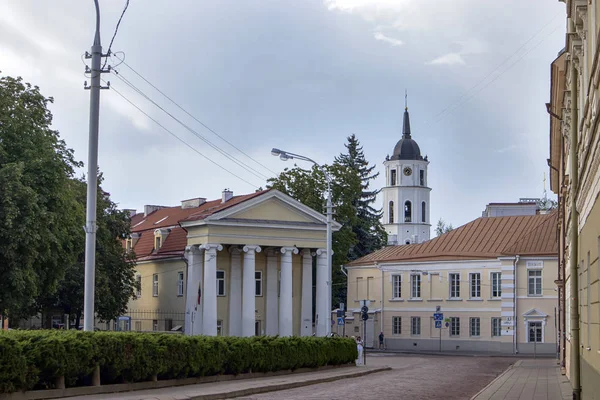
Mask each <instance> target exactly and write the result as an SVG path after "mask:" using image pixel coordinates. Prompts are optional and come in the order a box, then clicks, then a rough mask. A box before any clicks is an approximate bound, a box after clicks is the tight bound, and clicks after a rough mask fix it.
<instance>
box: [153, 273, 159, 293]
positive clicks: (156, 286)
mask: <svg viewBox="0 0 600 400" xmlns="http://www.w3.org/2000/svg"><path fill="white" fill-rule="evenodd" d="M152 297H158V274H152Z"/></svg>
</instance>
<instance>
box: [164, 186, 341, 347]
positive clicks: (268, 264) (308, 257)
mask: <svg viewBox="0 0 600 400" xmlns="http://www.w3.org/2000/svg"><path fill="white" fill-rule="evenodd" d="M234 199H235V198H234ZM229 201H232V200H229ZM205 214H206V212H202V211H200V210H199V212H198V213H191V214H190V215H188V216H187V217H186V218H185V219H182V220H181V221H180V223H179V224H180V226H181V228H183V229H185V230H186V231H187V234H186V236H187V237H186V241H187V246H186V247H185V259H186V260H187V274H186V275H187V279H186V285H185V287H186V297H185V328H184V330H185V333H186V334H187V335H198V334H203V335H209V336H214V335H218V334H223V335H230V336H254V335H262V334H265V335H281V336H292V335H303V336H310V335H312V333H313V315H312V313H313V311H312V310H313V301H316V303H317V304H319V303H320V302H323V301H325V300H326V299H319V298H317V299H313V279H312V277H313V267H315V268H316V270H317V281H316V282H314V284H315V285H316V286H317V287H318V286H322V288H317V291H316V292H317V293H326V294H327V295H329V296H330V293H331V291H330V288H331V286H330V285H331V277H327V276H325V275H323V271H327V258H326V257H324V256H322V255H323V254H326V249H325V243H326V235H325V234H326V218H325V216H323V215H321V214H319V213H317V212H315V211H314V210H312V209H310V208H308V207H306V206H304V205H302V204H301V203H299V202H297V201H295V200H293V199H292V198H290V197H289V196H286V195H284V194H283V193H281V192H278V191H276V190H269V191H266V192H262V193H261V194H258V195H256V196H254V197H253V198H251V199H246V200H244V201H243V202H239V203H238V204H231V206H230V207H227V208H224V209H222V210H219V211H216V212H212V213H210V215H205ZM339 227H340V226H339V224H337V223H334V230H337V229H339ZM165 243H166V242H165ZM315 317H316V318H317V319H318V318H320V317H321V316H319V315H316V316H315ZM322 318H327V319H329V315H326V316H323V317H322Z"/></svg>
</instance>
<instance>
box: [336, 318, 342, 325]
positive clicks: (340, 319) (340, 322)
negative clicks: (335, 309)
mask: <svg viewBox="0 0 600 400" xmlns="http://www.w3.org/2000/svg"><path fill="white" fill-rule="evenodd" d="M337 323H338V325H344V318H342V317H340V318H338V319H337Z"/></svg>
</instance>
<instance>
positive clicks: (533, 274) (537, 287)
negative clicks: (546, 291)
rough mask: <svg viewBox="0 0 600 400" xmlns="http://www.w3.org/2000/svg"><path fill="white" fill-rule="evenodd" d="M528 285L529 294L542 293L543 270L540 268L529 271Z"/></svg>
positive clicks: (538, 294)
mask: <svg viewBox="0 0 600 400" xmlns="http://www.w3.org/2000/svg"><path fill="white" fill-rule="evenodd" d="M527 276H528V285H527V294H528V295H529V296H541V295H542V271H541V270H539V269H536V270H529V271H527Z"/></svg>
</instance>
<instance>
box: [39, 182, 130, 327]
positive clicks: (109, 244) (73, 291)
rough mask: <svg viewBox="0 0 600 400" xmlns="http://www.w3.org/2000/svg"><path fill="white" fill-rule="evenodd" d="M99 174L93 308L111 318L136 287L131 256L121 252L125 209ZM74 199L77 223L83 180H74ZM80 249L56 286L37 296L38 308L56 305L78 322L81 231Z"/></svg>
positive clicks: (82, 262) (127, 230)
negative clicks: (75, 258) (105, 185)
mask: <svg viewBox="0 0 600 400" xmlns="http://www.w3.org/2000/svg"><path fill="white" fill-rule="evenodd" d="M102 181H103V177H102V175H101V174H100V175H99V176H98V202H97V203H98V209H97V220H96V225H97V227H98V230H97V232H96V275H95V277H96V279H95V296H94V297H95V311H96V314H97V316H98V318H99V319H100V320H102V321H109V320H111V319H115V318H116V317H118V316H119V315H123V314H124V313H125V312H126V311H127V304H128V303H129V300H130V299H132V298H133V296H134V294H135V289H136V282H135V257H134V254H133V253H125V252H124V249H123V245H122V241H121V240H122V239H124V238H126V237H128V236H129V234H130V233H131V232H130V218H129V215H128V214H127V213H126V212H125V211H121V210H118V209H117V206H116V204H115V203H113V202H112V201H111V200H110V197H109V195H108V193H106V192H104V191H103V190H102V187H101V186H100V185H101V183H102ZM74 183H75V185H76V186H77V194H78V196H77V199H78V203H79V205H80V207H79V208H78V209H77V210H74V212H76V213H77V216H78V220H79V223H80V224H81V225H82V226H83V224H84V223H85V203H86V188H87V186H86V183H85V181H83V180H79V179H77V180H75V182H74ZM78 240H79V244H80V247H79V249H80V252H79V254H78V256H77V261H76V262H74V263H73V264H71V265H69V266H68V267H67V269H66V271H65V275H64V278H63V279H62V280H61V281H60V282H59V283H58V285H57V286H58V290H57V292H56V293H54V294H52V295H47V296H44V297H43V298H42V299H40V307H41V308H42V309H56V308H60V309H62V310H63V311H64V313H65V314H69V315H70V316H71V318H73V319H75V323H76V326H79V322H80V320H81V315H82V313H83V297H84V286H83V284H84V276H85V235H84V234H83V232H82V234H81V235H80V236H79V238H78Z"/></svg>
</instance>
